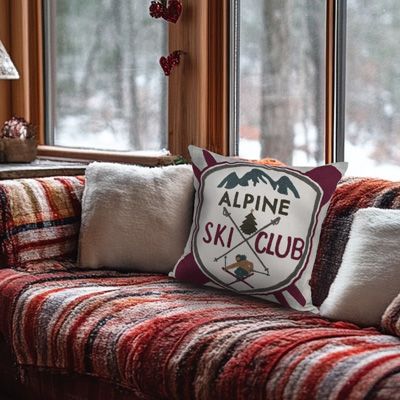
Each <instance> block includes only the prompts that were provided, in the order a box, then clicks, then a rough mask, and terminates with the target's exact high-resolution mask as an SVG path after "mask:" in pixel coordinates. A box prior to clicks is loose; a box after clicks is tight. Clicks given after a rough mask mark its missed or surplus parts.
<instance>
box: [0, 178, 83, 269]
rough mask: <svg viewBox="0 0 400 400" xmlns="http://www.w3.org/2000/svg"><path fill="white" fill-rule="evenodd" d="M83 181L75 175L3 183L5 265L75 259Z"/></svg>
mask: <svg viewBox="0 0 400 400" xmlns="http://www.w3.org/2000/svg"><path fill="white" fill-rule="evenodd" d="M84 182H85V181H84V178H83V177H73V176H71V177H51V178H38V179H13V180H5V181H2V182H0V207H1V210H0V226H1V239H0V240H1V248H2V253H3V255H4V256H5V257H4V260H3V261H4V266H6V267H8V268H21V269H30V270H34V269H35V265H36V264H35V263H37V262H42V261H44V260H50V259H59V260H63V259H67V260H75V258H76V252H77V247H78V246H77V245H78V234H79V226H80V215H81V198H82V193H83V187H84Z"/></svg>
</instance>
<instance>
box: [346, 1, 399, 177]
mask: <svg viewBox="0 0 400 400" xmlns="http://www.w3.org/2000/svg"><path fill="white" fill-rule="evenodd" d="M346 62H347V63H346V130H345V136H346V142H345V159H346V161H349V170H348V174H351V175H360V176H381V177H386V178H389V179H399V176H400V1H398V0H380V1H374V0H347V50H346Z"/></svg>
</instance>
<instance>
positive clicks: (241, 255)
mask: <svg viewBox="0 0 400 400" xmlns="http://www.w3.org/2000/svg"><path fill="white" fill-rule="evenodd" d="M201 179H202V182H201V184H200V188H201V189H200V191H199V193H198V195H199V203H198V213H197V219H196V228H195V231H194V235H193V242H192V245H193V247H192V248H193V255H194V258H195V260H196V262H197V264H198V265H199V267H200V268H201V270H202V272H203V273H204V274H205V275H207V276H208V277H209V278H210V279H211V280H212V281H214V282H216V283H218V284H219V285H221V286H223V287H227V288H229V289H232V290H235V291H238V292H241V293H247V294H269V293H273V292H276V291H280V290H284V289H285V288H287V287H290V286H291V285H292V284H293V282H294V281H296V280H297V279H298V278H299V276H300V275H301V273H302V271H303V269H304V268H305V266H306V265H307V261H308V258H309V254H310V250H311V242H312V236H313V235H314V233H315V226H316V223H317V216H318V211H319V209H320V202H321V198H322V191H321V188H320V187H319V186H318V185H317V184H316V183H315V182H314V181H313V180H312V179H310V178H308V177H307V176H304V174H301V173H299V172H297V171H291V170H289V169H287V168H286V169H282V168H274V167H267V166H255V165H249V163H243V164H240V163H235V164H234V165H232V164H222V165H216V166H214V167H212V168H209V169H208V170H207V171H206V172H205V173H204V174H203V175H202V177H201Z"/></svg>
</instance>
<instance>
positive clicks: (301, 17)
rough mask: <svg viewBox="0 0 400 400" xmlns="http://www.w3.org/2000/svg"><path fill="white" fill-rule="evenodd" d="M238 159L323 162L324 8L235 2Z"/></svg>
mask: <svg viewBox="0 0 400 400" xmlns="http://www.w3.org/2000/svg"><path fill="white" fill-rule="evenodd" d="M240 4H241V10H240V81H239V82H240V128H239V137H240V140H239V155H241V156H245V157H252V158H259V157H260V156H262V157H265V156H267V155H270V156H273V157H276V158H278V159H280V160H282V161H284V162H286V163H289V164H296V165H315V164H320V163H321V162H323V160H324V116H325V115H324V113H325V110H324V102H325V80H324V74H325V31H326V25H325V15H326V10H325V5H324V2H322V1H319V0H318V1H309V0H300V1H299V0H296V1H286V0H283V1H261V0H242V1H241V2H240Z"/></svg>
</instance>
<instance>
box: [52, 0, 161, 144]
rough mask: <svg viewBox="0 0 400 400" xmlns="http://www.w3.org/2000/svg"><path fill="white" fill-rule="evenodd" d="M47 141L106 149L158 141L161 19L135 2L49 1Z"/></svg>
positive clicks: (159, 130)
mask: <svg viewBox="0 0 400 400" xmlns="http://www.w3.org/2000/svg"><path fill="white" fill-rule="evenodd" d="M48 4H50V7H54V9H52V16H53V18H51V21H50V24H51V25H50V29H49V31H50V33H51V34H53V37H54V38H55V40H53V45H52V46H53V48H52V49H51V50H52V51H53V53H52V54H53V59H54V62H53V63H52V66H51V69H52V75H53V82H52V83H53V87H52V92H53V96H54V98H53V106H54V109H53V111H52V114H53V117H54V137H53V143H54V144H55V145H61V146H71V147H82V148H94V149H106V150H160V149H162V148H165V147H166V146H167V144H166V78H165V77H164V76H163V73H162V70H161V68H160V66H159V64H158V60H159V58H160V56H161V55H162V54H164V53H165V52H166V48H167V34H166V32H167V24H166V23H164V22H163V21H161V20H155V19H153V18H151V17H150V16H149V14H148V7H147V6H146V5H145V4H143V2H142V1H132V0H118V1H113V0H101V1H100V0H85V1H82V0H56V1H49V2H48Z"/></svg>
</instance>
